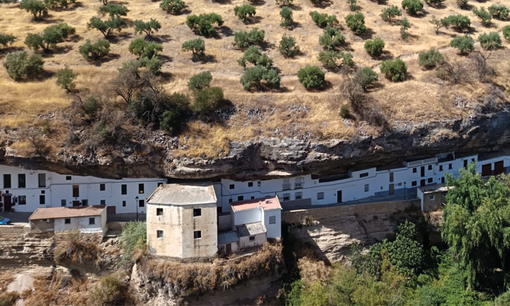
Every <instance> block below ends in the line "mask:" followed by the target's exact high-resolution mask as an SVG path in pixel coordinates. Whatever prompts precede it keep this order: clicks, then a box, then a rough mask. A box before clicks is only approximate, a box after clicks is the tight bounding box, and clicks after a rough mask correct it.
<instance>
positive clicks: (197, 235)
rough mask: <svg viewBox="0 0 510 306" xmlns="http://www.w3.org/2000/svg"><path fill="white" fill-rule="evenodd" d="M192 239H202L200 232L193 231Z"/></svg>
mask: <svg viewBox="0 0 510 306" xmlns="http://www.w3.org/2000/svg"><path fill="white" fill-rule="evenodd" d="M193 238H194V239H200V238H202V231H194V232H193Z"/></svg>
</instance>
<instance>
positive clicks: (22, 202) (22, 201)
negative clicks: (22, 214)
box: [18, 195, 27, 205]
mask: <svg viewBox="0 0 510 306" xmlns="http://www.w3.org/2000/svg"><path fill="white" fill-rule="evenodd" d="M18 201H19V205H27V196H24V195H20V196H19V197H18Z"/></svg>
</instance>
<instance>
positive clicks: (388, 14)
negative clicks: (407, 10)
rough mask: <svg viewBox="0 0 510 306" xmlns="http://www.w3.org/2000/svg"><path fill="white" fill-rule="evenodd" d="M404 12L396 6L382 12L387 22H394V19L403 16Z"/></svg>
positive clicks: (382, 16)
mask: <svg viewBox="0 0 510 306" xmlns="http://www.w3.org/2000/svg"><path fill="white" fill-rule="evenodd" d="M401 15H402V11H401V10H400V9H399V8H398V7H397V6H395V5H392V6H389V7H387V8H385V9H383V10H382V14H381V18H382V20H384V21H386V22H390V23H391V22H393V18H395V17H397V16H401Z"/></svg>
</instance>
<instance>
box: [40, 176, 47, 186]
mask: <svg viewBox="0 0 510 306" xmlns="http://www.w3.org/2000/svg"><path fill="white" fill-rule="evenodd" d="M39 188H46V173H39Z"/></svg>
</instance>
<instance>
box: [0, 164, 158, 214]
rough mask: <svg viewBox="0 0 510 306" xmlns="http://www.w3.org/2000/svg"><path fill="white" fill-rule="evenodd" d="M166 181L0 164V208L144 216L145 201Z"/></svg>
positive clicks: (19, 210) (21, 210) (20, 210)
mask: <svg viewBox="0 0 510 306" xmlns="http://www.w3.org/2000/svg"><path fill="white" fill-rule="evenodd" d="M165 181H166V180H165V179H161V178H128V179H104V178H98V177H93V176H77V175H63V174H58V173H55V172H49V171H44V170H29V169H23V168H20V167H12V166H4V165H0V193H1V194H2V196H0V203H1V205H0V207H1V208H2V209H3V210H4V211H5V210H10V209H11V208H13V209H14V210H15V211H16V212H33V211H35V210H36V209H37V208H44V207H76V206H87V205H106V206H107V207H108V213H109V214H110V213H113V214H115V213H117V214H122V213H137V212H138V213H140V214H143V213H145V210H146V209H145V200H146V198H147V197H149V195H150V194H151V193H152V192H153V191H154V190H155V189H156V188H157V187H158V186H159V185H161V184H163V183H164V182H165Z"/></svg>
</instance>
